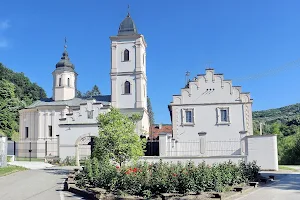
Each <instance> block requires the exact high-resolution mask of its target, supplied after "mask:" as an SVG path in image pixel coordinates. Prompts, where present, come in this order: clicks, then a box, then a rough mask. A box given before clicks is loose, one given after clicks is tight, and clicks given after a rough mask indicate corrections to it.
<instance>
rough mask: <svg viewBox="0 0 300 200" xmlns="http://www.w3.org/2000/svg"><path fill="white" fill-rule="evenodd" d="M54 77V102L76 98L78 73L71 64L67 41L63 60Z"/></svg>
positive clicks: (58, 65)
mask: <svg viewBox="0 0 300 200" xmlns="http://www.w3.org/2000/svg"><path fill="white" fill-rule="evenodd" d="M52 75H53V96H52V98H53V100H54V101H64V100H70V99H73V98H75V95H76V81H77V75H78V74H77V73H76V72H75V67H74V65H73V64H72V63H71V61H70V58H69V54H68V52H67V45H66V40H65V50H64V52H63V54H62V57H61V60H60V61H59V62H58V63H57V64H56V69H55V70H54V71H53V72H52Z"/></svg>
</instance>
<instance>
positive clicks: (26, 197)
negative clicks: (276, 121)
mask: <svg viewBox="0 0 300 200" xmlns="http://www.w3.org/2000/svg"><path fill="white" fill-rule="evenodd" d="M70 169H71V168H70V167H52V168H46V169H35V170H27V171H22V172H17V173H14V174H11V175H8V176H4V177H0V199H1V200H75V199H84V198H82V197H79V196H76V195H74V194H72V193H69V192H66V191H63V190H62V189H63V183H64V180H65V178H66V177H67V174H68V172H69V170H70ZM272 174H274V173H272ZM262 175H263V173H262ZM268 175H269V174H265V176H268ZM259 199H263V200H285V199H286V200H299V199H300V173H299V172H298V173H291V172H276V173H275V181H274V182H272V183H270V184H267V185H265V186H264V185H261V186H260V187H259V188H257V189H255V190H253V191H252V192H251V193H246V194H242V196H240V197H238V198H236V199H235V200H259Z"/></svg>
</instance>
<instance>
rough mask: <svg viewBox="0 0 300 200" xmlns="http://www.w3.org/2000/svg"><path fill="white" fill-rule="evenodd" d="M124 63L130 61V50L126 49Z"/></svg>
mask: <svg viewBox="0 0 300 200" xmlns="http://www.w3.org/2000/svg"><path fill="white" fill-rule="evenodd" d="M124 61H129V51H128V49H125V51H124Z"/></svg>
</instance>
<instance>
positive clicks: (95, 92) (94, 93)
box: [83, 85, 101, 97]
mask: <svg viewBox="0 0 300 200" xmlns="http://www.w3.org/2000/svg"><path fill="white" fill-rule="evenodd" d="M100 94H101V92H100V90H99V88H98V86H97V85H94V86H93V88H92V90H88V91H87V92H86V93H85V94H84V95H83V96H84V97H92V96H98V95H100Z"/></svg>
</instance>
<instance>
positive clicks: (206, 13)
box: [0, 0, 300, 123]
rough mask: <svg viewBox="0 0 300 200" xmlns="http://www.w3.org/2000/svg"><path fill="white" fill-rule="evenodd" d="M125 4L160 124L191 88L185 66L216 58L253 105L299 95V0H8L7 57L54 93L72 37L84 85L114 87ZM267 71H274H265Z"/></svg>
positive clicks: (1, 42)
mask: <svg viewBox="0 0 300 200" xmlns="http://www.w3.org/2000/svg"><path fill="white" fill-rule="evenodd" d="M127 4H130V13H131V16H132V18H133V19H134V21H135V23H136V25H137V28H138V31H139V33H141V34H143V35H144V36H145V38H146V42H147V44H148V48H147V76H148V95H149V96H150V98H151V101H152V106H153V109H154V113H155V120H156V122H157V123H170V117H169V113H168V108H167V105H168V104H169V103H170V101H171V100H172V95H173V94H178V93H179V92H180V88H182V87H183V86H184V81H185V72H186V71H187V70H188V71H190V72H191V77H194V76H196V75H197V74H201V73H204V72H205V68H207V67H208V64H209V63H210V64H209V66H210V67H212V68H214V69H215V71H216V72H217V73H224V76H225V78H226V79H232V80H233V84H234V85H241V86H242V90H243V91H245V92H251V96H252V98H253V99H254V104H253V109H254V110H262V109H269V108H276V107H281V106H285V105H289V104H293V103H298V102H300V92H299V86H300V83H299V74H300V67H299V66H300V20H299V19H300V12H299V6H300V2H299V1H296V0H295V1H292V0H287V1H283V0H282V1H275V0H272V1H271V0H265V1H260V0H253V1H240V0H226V1H221V0H218V1H217V0H205V1H204V0H189V1H176V0H175V1H174V0H173V1H171V0H164V1H159V0H151V1H150V0H148V1H133V0H128V1H121V0H101V1H99V0H88V1H82V0H64V1H61V0H51V1H41V0H27V1H24V0H10V1H8V0H6V1H3V2H1V12H0V62H2V63H3V64H4V65H6V66H7V67H9V68H11V69H13V70H14V71H17V72H24V73H25V75H26V76H28V77H29V78H30V79H31V80H32V81H33V82H36V83H38V84H39V85H40V86H42V87H43V88H44V89H45V90H46V92H47V95H48V96H49V97H51V95H52V75H51V73H52V71H53V70H54V69H55V64H56V63H57V62H58V61H59V60H60V57H61V53H62V52H63V45H64V37H65V36H66V37H67V38H68V51H69V55H70V58H71V61H72V62H73V63H74V64H75V67H76V68H75V69H76V71H77V73H78V74H79V77H78V78H79V80H78V87H79V90H81V91H86V90H88V89H91V88H92V86H93V85H94V84H96V85H98V86H99V87H100V89H101V92H102V93H103V94H110V77H109V71H110V40H109V36H112V35H116V34H117V30H118V27H119V24H120V22H121V21H122V20H123V18H124V17H125V16H126V13H127ZM278 68H280V70H277V69H278ZM270 70H271V71H272V70H273V71H274V70H275V73H271V74H270V73H267V74H266V75H265V73H266V72H268V71H270ZM257 75H263V76H258V77H257ZM245 77H246V78H247V77H257V78H252V79H243V78H245ZM241 78H242V79H241Z"/></svg>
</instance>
